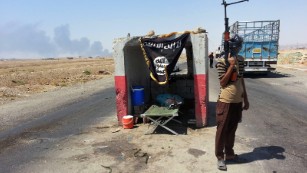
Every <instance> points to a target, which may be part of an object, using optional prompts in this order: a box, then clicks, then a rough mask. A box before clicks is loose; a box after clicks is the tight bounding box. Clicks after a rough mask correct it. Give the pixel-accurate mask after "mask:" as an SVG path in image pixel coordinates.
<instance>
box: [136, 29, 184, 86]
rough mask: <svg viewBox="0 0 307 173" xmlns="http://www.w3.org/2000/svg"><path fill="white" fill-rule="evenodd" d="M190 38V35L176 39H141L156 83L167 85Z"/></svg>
mask: <svg viewBox="0 0 307 173" xmlns="http://www.w3.org/2000/svg"><path fill="white" fill-rule="evenodd" d="M188 36H189V33H186V34H182V35H181V36H179V37H177V38H174V39H168V38H141V44H142V45H141V46H142V48H143V51H145V52H144V55H145V58H147V65H148V68H149V70H150V73H151V77H152V79H153V80H154V81H156V82H157V83H159V84H165V83H167V80H168V77H169V75H170V73H171V72H172V71H173V69H174V67H175V65H176V63H177V61H178V59H179V57H180V55H181V52H182V50H183V48H184V47H185V43H186V41H187V38H188ZM148 62H149V63H148ZM165 69H166V71H165Z"/></svg>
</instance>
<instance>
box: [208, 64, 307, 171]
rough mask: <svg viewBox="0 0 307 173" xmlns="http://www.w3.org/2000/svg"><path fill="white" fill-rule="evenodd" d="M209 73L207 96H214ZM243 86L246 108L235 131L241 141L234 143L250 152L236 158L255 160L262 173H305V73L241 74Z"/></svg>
mask: <svg viewBox="0 0 307 173" xmlns="http://www.w3.org/2000/svg"><path fill="white" fill-rule="evenodd" d="M209 74H210V80H209V81H210V93H211V92H213V93H216V91H217V90H218V88H217V87H216V86H218V84H217V81H215V79H216V78H217V73H216V70H215V69H210V71H209ZM245 83H246V88H247V92H248V97H249V102H250V109H249V110H248V111H244V112H243V121H242V123H241V124H240V126H239V129H238V132H237V134H238V136H244V137H245V138H244V139H240V138H239V139H237V142H244V143H245V144H248V145H249V147H250V148H253V151H252V152H247V153H243V154H240V155H241V156H242V157H244V158H247V161H248V162H252V161H258V163H259V165H260V167H262V170H263V172H274V171H275V172H298V173H299V172H306V170H307V113H306V112H307V106H306V105H307V73H306V72H301V71H297V70H291V69H282V68H278V69H277V71H275V72H273V73H269V74H268V75H267V76H261V75H260V76H259V75H245ZM212 97H215V96H212ZM212 97H211V100H215V99H212ZM210 108H211V109H214V102H213V103H211V107H210ZM259 171H260V170H259ZM260 172H261V171H260Z"/></svg>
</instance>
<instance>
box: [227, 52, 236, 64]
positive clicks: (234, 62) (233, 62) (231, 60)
mask: <svg viewBox="0 0 307 173" xmlns="http://www.w3.org/2000/svg"><path fill="white" fill-rule="evenodd" d="M228 62H229V65H232V66H234V65H236V58H235V57H233V56H230V54H229V55H228Z"/></svg>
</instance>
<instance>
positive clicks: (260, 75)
mask: <svg viewBox="0 0 307 173" xmlns="http://www.w3.org/2000/svg"><path fill="white" fill-rule="evenodd" d="M291 76H292V75H290V74H286V73H281V72H278V71H272V72H269V73H246V74H244V78H251V79H257V78H284V77H291Z"/></svg>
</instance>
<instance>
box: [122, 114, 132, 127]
mask: <svg viewBox="0 0 307 173" xmlns="http://www.w3.org/2000/svg"><path fill="white" fill-rule="evenodd" d="M122 124H123V128H124V129H132V128H133V124H134V122H133V116H132V115H125V116H123V118H122Z"/></svg>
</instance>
